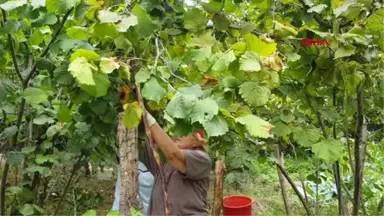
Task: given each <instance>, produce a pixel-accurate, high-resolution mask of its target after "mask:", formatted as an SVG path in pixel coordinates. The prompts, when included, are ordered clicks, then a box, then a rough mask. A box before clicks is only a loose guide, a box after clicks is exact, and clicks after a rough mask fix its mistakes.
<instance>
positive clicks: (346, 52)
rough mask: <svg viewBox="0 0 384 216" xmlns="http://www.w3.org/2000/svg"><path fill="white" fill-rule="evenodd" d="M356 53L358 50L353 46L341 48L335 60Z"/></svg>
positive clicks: (337, 51) (336, 53)
mask: <svg viewBox="0 0 384 216" xmlns="http://www.w3.org/2000/svg"><path fill="white" fill-rule="evenodd" d="M355 53H356V48H355V47H353V46H341V47H339V48H338V49H337V50H336V52H335V59H337V58H342V57H347V56H351V55H353V54H355Z"/></svg>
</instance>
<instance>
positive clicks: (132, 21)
mask: <svg viewBox="0 0 384 216" xmlns="http://www.w3.org/2000/svg"><path fill="white" fill-rule="evenodd" d="M138 23H139V22H138V20H137V17H136V16H135V15H131V16H129V17H125V18H123V19H122V20H121V22H120V23H119V24H118V25H117V30H118V31H119V32H126V31H128V29H129V27H131V26H135V25H137V24H138Z"/></svg>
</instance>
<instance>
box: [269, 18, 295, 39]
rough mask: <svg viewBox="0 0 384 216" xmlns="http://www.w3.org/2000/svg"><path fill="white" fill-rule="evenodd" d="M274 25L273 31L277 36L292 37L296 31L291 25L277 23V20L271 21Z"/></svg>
mask: <svg viewBox="0 0 384 216" xmlns="http://www.w3.org/2000/svg"><path fill="white" fill-rule="evenodd" d="M272 23H273V25H274V33H275V35H276V36H277V37H278V38H287V37H294V36H296V35H297V34H298V32H297V31H296V30H295V29H294V28H293V27H291V26H289V25H285V24H282V23H279V22H278V21H273V22H272Z"/></svg>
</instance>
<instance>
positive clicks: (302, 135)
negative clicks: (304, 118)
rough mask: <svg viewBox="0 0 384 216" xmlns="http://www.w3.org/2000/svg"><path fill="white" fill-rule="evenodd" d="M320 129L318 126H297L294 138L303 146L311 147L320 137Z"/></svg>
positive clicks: (294, 130)
mask: <svg viewBox="0 0 384 216" xmlns="http://www.w3.org/2000/svg"><path fill="white" fill-rule="evenodd" d="M320 136H321V134H320V131H319V129H317V128H309V127H305V128H302V127H295V128H294V129H293V139H294V140H295V141H296V142H297V143H298V144H299V145H301V146H303V147H310V146H312V145H313V144H314V143H316V142H317V141H318V140H319V139H320Z"/></svg>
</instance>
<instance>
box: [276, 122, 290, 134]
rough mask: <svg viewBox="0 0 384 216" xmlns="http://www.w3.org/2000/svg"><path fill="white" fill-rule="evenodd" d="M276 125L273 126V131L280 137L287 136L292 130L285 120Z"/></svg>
mask: <svg viewBox="0 0 384 216" xmlns="http://www.w3.org/2000/svg"><path fill="white" fill-rule="evenodd" d="M274 126H275V127H274V128H272V133H274V134H276V135H277V136H279V137H282V136H286V135H288V134H290V133H291V132H292V130H291V128H290V127H289V126H288V125H287V124H285V123H284V122H281V121H278V122H277V123H276V124H274Z"/></svg>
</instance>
